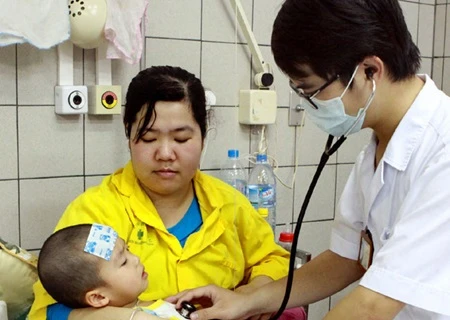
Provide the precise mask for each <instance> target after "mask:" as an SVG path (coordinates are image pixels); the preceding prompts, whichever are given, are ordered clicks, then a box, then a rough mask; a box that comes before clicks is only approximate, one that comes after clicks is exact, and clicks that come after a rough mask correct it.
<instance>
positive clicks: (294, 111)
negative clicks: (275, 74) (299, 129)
mask: <svg viewBox="0 0 450 320" xmlns="http://www.w3.org/2000/svg"><path fill="white" fill-rule="evenodd" d="M304 112H305V109H304V108H303V107H302V100H301V98H300V97H299V96H298V95H297V94H296V93H295V92H294V91H292V90H291V91H290V95H289V121H288V124H289V126H291V127H292V126H301V125H303V124H302V120H303V113H304Z"/></svg>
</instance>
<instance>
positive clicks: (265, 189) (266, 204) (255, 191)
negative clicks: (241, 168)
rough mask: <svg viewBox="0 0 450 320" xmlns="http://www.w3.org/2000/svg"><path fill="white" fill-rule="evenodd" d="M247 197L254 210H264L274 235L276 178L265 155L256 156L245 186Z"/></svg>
mask: <svg viewBox="0 0 450 320" xmlns="http://www.w3.org/2000/svg"><path fill="white" fill-rule="evenodd" d="M247 197H248V199H249V200H250V202H251V203H252V205H253V207H254V208H255V209H257V210H258V209H260V208H266V209H267V211H268V216H267V218H266V220H267V222H268V223H269V224H270V226H271V227H272V230H273V232H274V233H275V226H276V205H277V192H276V178H275V174H274V173H273V169H272V166H271V165H270V164H269V163H268V162H267V155H265V154H258V155H257V156H256V164H255V166H254V167H253V169H252V171H251V172H250V175H249V178H248V185H247Z"/></svg>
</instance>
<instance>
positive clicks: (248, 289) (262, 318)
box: [234, 276, 273, 320]
mask: <svg viewBox="0 0 450 320" xmlns="http://www.w3.org/2000/svg"><path fill="white" fill-rule="evenodd" d="M272 281H273V280H272V278H270V277H268V276H257V277H255V278H254V279H253V280H252V281H251V282H250V283H248V284H245V285H242V286H240V287H237V288H236V289H234V291H235V292H239V293H252V292H254V291H255V290H258V288H259V287H262V286H263V285H265V284H267V283H269V282H272ZM271 316H272V313H264V314H257V315H254V316H252V317H250V318H248V319H249V320H269V319H270V318H271Z"/></svg>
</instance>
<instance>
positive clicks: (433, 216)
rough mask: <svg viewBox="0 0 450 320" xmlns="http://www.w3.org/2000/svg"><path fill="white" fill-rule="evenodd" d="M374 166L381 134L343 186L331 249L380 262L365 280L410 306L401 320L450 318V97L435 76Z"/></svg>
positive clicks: (429, 80) (368, 285)
mask: <svg viewBox="0 0 450 320" xmlns="http://www.w3.org/2000/svg"><path fill="white" fill-rule="evenodd" d="M421 78H422V79H424V80H426V82H425V85H424V87H423V88H422V90H421V92H420V93H419V95H418V96H417V98H416V99H415V101H414V103H413V105H412V106H411V108H410V109H409V110H408V112H407V113H406V115H405V116H404V118H403V119H402V121H401V122H400V124H399V126H398V127H397V129H396V131H395V132H394V135H393V136H392V139H391V141H390V142H389V144H388V146H387V149H386V152H385V154H384V156H383V158H382V159H381V161H380V163H379V165H378V167H377V168H376V170H375V169H374V159H375V148H376V140H375V137H373V138H372V141H371V142H370V143H369V145H368V146H367V147H366V148H365V149H364V150H363V151H362V152H361V154H360V155H359V156H358V159H357V162H356V164H355V166H354V168H353V170H352V172H351V174H350V177H349V180H348V182H347V184H346V186H345V188H344V191H343V194H342V197H341V200H340V203H339V207H338V215H337V217H336V221H335V225H334V227H333V231H332V236H331V250H332V251H333V252H336V253H338V254H339V255H341V256H344V257H347V258H351V259H357V257H358V249H359V241H360V232H361V230H363V229H364V228H365V227H366V226H367V227H368V228H369V230H370V231H371V233H372V238H373V242H374V250H375V251H374V260H373V263H372V266H371V267H370V268H369V269H368V271H367V272H366V274H365V275H364V276H363V278H362V279H361V281H360V285H362V286H364V287H366V288H369V289H371V290H373V291H376V292H379V293H381V294H383V295H385V296H389V297H391V298H394V299H396V300H399V301H402V302H404V303H406V306H405V308H403V310H402V311H401V312H400V313H399V314H398V315H397V317H396V318H395V320H406V319H408V320H409V319H414V320H418V319H420V320H426V319H433V320H444V319H446V320H450V255H449V254H448V251H447V250H448V248H450V98H449V97H447V96H446V95H445V94H444V93H443V92H442V91H440V90H438V88H437V87H436V86H435V84H434V82H433V81H432V80H431V79H430V78H429V77H428V76H421Z"/></svg>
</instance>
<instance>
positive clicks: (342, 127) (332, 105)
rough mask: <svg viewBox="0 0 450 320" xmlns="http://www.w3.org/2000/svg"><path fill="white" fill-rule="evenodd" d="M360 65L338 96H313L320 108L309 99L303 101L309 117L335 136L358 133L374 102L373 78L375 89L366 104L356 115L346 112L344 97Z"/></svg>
mask: <svg viewBox="0 0 450 320" xmlns="http://www.w3.org/2000/svg"><path fill="white" fill-rule="evenodd" d="M357 70H358V66H356V68H355V71H354V72H353V75H352V76H351V78H350V81H349V82H348V85H347V86H346V87H345V90H344V92H343V93H342V94H341V95H340V96H339V97H337V98H334V99H330V100H319V99H317V98H311V99H312V100H313V101H314V103H315V104H316V105H317V107H318V109H317V110H316V109H314V108H313V107H312V106H311V105H310V104H309V103H308V102H307V101H305V102H304V103H303V105H304V106H305V110H306V114H307V115H308V117H309V118H310V119H311V120H312V121H313V122H314V123H315V124H316V125H317V126H318V127H319V128H320V129H322V130H323V131H325V132H327V133H328V134H331V135H333V136H335V137H340V136H348V135H349V134H352V133H356V132H358V131H360V130H361V128H362V125H363V122H364V118H365V116H366V110H367V108H368V107H369V106H370V104H371V103H372V100H373V97H374V95H375V90H376V86H375V81H374V80H373V79H372V83H373V89H372V93H371V94H370V96H369V98H368V99H367V102H366V105H365V106H364V107H363V108H361V109H359V110H358V114H357V115H356V116H349V115H348V114H346V113H345V107H344V103H343V102H342V97H343V96H344V94H345V93H346V92H347V90H348V88H349V87H350V84H351V83H352V81H353V79H354V78H355V75H356V71H357Z"/></svg>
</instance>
